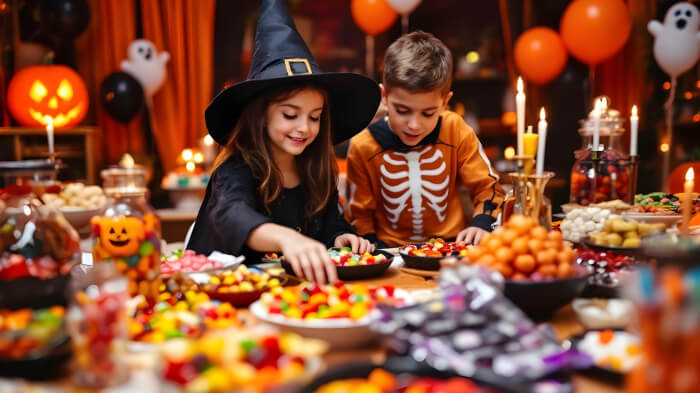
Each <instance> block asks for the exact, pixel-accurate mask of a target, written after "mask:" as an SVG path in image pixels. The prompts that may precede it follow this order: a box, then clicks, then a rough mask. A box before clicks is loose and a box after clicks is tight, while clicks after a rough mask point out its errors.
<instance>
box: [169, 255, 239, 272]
mask: <svg viewBox="0 0 700 393" xmlns="http://www.w3.org/2000/svg"><path fill="white" fill-rule="evenodd" d="M243 259H244V258H243V257H234V256H232V255H228V254H223V253H220V252H218V251H214V252H213V253H211V254H210V255H209V256H206V255H203V254H197V253H195V252H194V251H192V250H176V251H173V252H172V253H171V254H170V255H163V256H162V257H161V263H160V274H161V275H170V274H173V273H175V272H182V273H194V272H206V271H210V270H216V269H221V268H234V267H236V266H237V265H238V264H240V263H241V262H242V261H243Z"/></svg>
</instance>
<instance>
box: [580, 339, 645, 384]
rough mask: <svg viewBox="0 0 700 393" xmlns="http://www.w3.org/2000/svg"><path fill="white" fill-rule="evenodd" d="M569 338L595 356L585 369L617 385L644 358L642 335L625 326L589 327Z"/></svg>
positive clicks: (587, 353) (588, 372)
mask: <svg viewBox="0 0 700 393" xmlns="http://www.w3.org/2000/svg"><path fill="white" fill-rule="evenodd" d="M569 341H570V342H571V343H572V344H573V346H574V347H575V348H576V349H577V350H578V351H580V352H582V353H585V354H586V355H588V356H590V357H591V358H592V359H593V362H594V365H593V366H592V367H590V368H588V369H586V370H582V372H583V373H585V374H588V375H589V376H591V377H593V378H597V379H601V380H604V381H606V382H609V383H611V384H614V385H622V384H623V383H624V380H625V375H626V374H627V373H628V372H630V371H632V370H633V369H634V368H635V367H636V366H637V364H639V362H640V361H641V360H642V350H641V342H640V339H639V337H638V336H636V335H634V334H632V333H628V332H625V331H622V330H612V329H606V330H590V331H588V332H586V333H585V334H583V335H582V336H576V337H572V338H570V339H569Z"/></svg>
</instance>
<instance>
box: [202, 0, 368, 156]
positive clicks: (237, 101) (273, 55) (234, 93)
mask: <svg viewBox="0 0 700 393" xmlns="http://www.w3.org/2000/svg"><path fill="white" fill-rule="evenodd" d="M297 82H299V83H312V84H314V85H318V86H321V87H323V88H325V89H326V91H327V92H328V98H329V101H330V115H331V130H332V135H333V143H340V142H342V141H344V140H346V139H348V138H350V137H352V136H353V135H355V134H356V133H358V132H359V131H361V130H362V129H363V128H364V127H366V126H367V124H369V122H370V121H371V120H372V117H374V114H375V112H376V110H377V106H378V105H379V99H380V93H379V87H378V86H377V83H376V82H375V81H373V80H372V79H370V78H367V77H366V76H363V75H359V74H353V73H335V72H322V71H321V70H320V69H319V68H318V64H316V61H315V60H314V58H313V57H312V56H311V52H310V51H309V48H307V47H306V44H305V43H304V40H303V39H302V38H301V36H300V35H299V32H297V29H296V26H295V25H294V22H293V21H292V18H291V16H290V15H289V11H288V10H287V6H286V5H285V2H284V0H263V1H262V6H261V7H260V17H259V18H258V26H257V31H256V33H255V49H254V51H253V59H252V64H251V66H250V72H249V73H248V79H247V80H245V81H243V82H240V83H237V84H235V85H232V86H230V87H228V88H226V89H224V90H223V91H222V92H221V93H219V94H218V95H217V96H216V97H214V99H213V100H212V102H211V103H210V104H209V107H208V108H207V110H206V112H205V113H204V117H205V120H206V123H207V128H208V129H209V134H211V136H212V138H214V140H215V141H217V142H218V143H220V144H222V145H223V144H226V143H227V142H228V138H229V136H230V135H231V132H232V131H233V128H234V126H235V125H236V122H237V121H238V118H239V117H240V115H241V112H242V111H243V108H245V106H246V105H247V104H248V103H250V102H251V100H252V99H254V98H255V97H256V96H258V95H259V94H260V93H262V92H265V91H266V90H269V89H273V88H277V87H280V86H284V85H286V84H290V83H293V84H296V83H297Z"/></svg>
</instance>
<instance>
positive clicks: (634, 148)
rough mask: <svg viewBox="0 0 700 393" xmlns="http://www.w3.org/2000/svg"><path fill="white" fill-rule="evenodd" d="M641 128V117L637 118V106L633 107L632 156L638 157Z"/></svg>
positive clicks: (631, 128) (631, 125) (631, 122)
mask: <svg viewBox="0 0 700 393" xmlns="http://www.w3.org/2000/svg"><path fill="white" fill-rule="evenodd" d="M638 128H639V116H637V105H634V106H632V115H631V116H630V156H636V155H637V131H638Z"/></svg>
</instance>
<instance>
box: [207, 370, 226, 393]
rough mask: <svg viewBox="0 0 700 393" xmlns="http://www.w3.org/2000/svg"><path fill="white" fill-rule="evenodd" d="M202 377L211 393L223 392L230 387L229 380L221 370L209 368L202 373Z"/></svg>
mask: <svg viewBox="0 0 700 393" xmlns="http://www.w3.org/2000/svg"><path fill="white" fill-rule="evenodd" d="M202 376H203V377H204V378H206V379H207V381H209V385H210V387H211V390H212V391H215V392H220V391H224V390H226V389H227V388H229V387H230V386H231V379H230V378H229V375H228V374H227V373H226V371H224V370H223V369H221V368H219V367H211V368H209V369H208V370H206V371H204V373H202Z"/></svg>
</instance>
